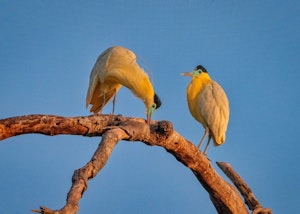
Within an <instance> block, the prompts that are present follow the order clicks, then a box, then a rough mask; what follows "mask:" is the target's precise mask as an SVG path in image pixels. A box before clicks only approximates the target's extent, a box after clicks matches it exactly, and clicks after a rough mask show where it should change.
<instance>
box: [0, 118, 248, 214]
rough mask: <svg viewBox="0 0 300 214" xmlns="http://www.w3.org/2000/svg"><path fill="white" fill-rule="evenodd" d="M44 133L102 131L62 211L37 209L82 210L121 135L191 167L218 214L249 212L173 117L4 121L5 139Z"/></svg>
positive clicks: (1, 135)
mask: <svg viewBox="0 0 300 214" xmlns="http://www.w3.org/2000/svg"><path fill="white" fill-rule="evenodd" d="M29 133H39V134H45V135H58V134H72V135H83V136H90V137H91V136H102V140H101V142H100V144H99V146H98V148H97V150H96V152H95V153H94V155H93V157H92V158H91V160H90V161H89V162H88V163H87V164H86V165H85V166H83V167H82V168H80V169H78V170H75V171H74V174H73V177H72V187H71V189H70V191H69V193H68V197H67V201H66V205H65V206H64V207H63V208H61V209H60V210H51V209H48V208H45V207H41V209H40V210H36V211H37V212H40V213H44V214H48V213H51V214H52V213H53V214H54V213H55V214H62V213H68V214H69V213H71V214H72V213H77V211H78V203H79V200H80V199H81V197H82V195H83V193H84V191H85V190H86V189H87V183H88V180H89V179H92V178H94V177H95V176H96V175H97V173H98V172H99V171H100V170H101V169H102V168H103V167H104V165H105V164H106V162H107V160H108V159H109V156H110V154H111V153H112V151H113V149H114V147H115V145H116V144H117V143H118V141H119V140H126V141H140V142H143V143H145V144H147V145H150V146H160V147H163V148H164V149H166V151H167V152H169V153H171V154H172V155H173V156H174V157H175V158H176V159H177V160H178V161H180V162H181V163H182V164H184V165H185V166H187V167H188V168H189V169H190V170H192V172H193V173H194V175H195V176H196V177H197V179H198V180H199V181H200V183H201V184H202V186H203V187H204V188H205V189H206V191H207V192H208V193H209V196H210V199H211V201H212V202H213V204H214V206H215V207H216V209H217V211H218V213H224V214H226V213H239V214H243V213H248V211H247V209H246V207H245V205H244V202H243V200H242V198H241V197H240V195H239V193H238V192H237V190H236V189H235V188H234V187H233V186H232V185H230V184H229V183H228V182H226V181H225V180H224V179H222V177H221V176H220V175H219V174H218V173H217V172H216V171H215V170H214V168H213V167H212V165H211V163H210V161H209V160H208V159H207V158H206V156H205V155H203V154H202V153H201V152H200V151H199V150H198V149H197V147H196V146H194V145H193V144H192V143H191V142H189V141H188V140H186V139H185V138H183V137H182V136H181V135H180V134H178V133H177V132H176V131H175V130H174V129H173V126H172V123H170V122H168V121H159V122H156V121H152V123H151V126H149V125H148V124H147V123H146V122H145V120H143V119H139V118H128V117H121V116H114V115H92V116H87V117H60V116H52V115H27V116H21V117H14V118H7V119H3V120H0V140H3V139H6V138H8V137H13V136H16V135H20V134H29Z"/></svg>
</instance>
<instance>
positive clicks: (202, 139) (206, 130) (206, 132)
mask: <svg viewBox="0 0 300 214" xmlns="http://www.w3.org/2000/svg"><path fill="white" fill-rule="evenodd" d="M208 133H209V129H208V128H206V129H205V132H204V135H203V137H202V138H201V141H200V143H199V145H198V148H199V149H200V147H201V145H202V143H203V141H204V139H205V137H206V135H207V134H208Z"/></svg>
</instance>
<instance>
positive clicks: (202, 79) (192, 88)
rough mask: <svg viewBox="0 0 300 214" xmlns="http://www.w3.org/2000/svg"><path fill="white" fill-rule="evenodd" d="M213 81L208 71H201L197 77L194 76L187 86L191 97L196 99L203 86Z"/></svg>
mask: <svg viewBox="0 0 300 214" xmlns="http://www.w3.org/2000/svg"><path fill="white" fill-rule="evenodd" d="M210 81H211V79H210V77H209V75H208V74H207V73H201V74H200V75H199V76H197V77H193V78H192V81H191V82H190V84H189V86H188V88H187V94H188V96H189V97H190V99H194V98H195V97H196V96H197V95H198V93H200V92H201V90H202V89H203V87H204V86H205V85H206V84H208V83H209V82H210Z"/></svg>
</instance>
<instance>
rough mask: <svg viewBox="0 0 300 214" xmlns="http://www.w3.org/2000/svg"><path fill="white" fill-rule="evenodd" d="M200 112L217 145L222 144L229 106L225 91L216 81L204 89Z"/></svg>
mask: <svg viewBox="0 0 300 214" xmlns="http://www.w3.org/2000/svg"><path fill="white" fill-rule="evenodd" d="M198 111H199V113H200V114H201V115H202V116H203V119H204V121H205V123H206V124H205V125H207V127H208V128H209V129H210V131H211V133H212V134H213V136H212V137H213V139H214V142H215V144H216V145H219V144H222V143H223V142H224V141H225V136H226V135H225V133H226V129H227V125H228V120H229V104H228V99H227V96H226V94H225V92H224V90H223V89H222V87H221V86H220V85H219V84H218V83H216V82H215V81H211V83H209V84H207V85H206V86H204V87H203V89H202V91H201V93H200V97H199V109H198Z"/></svg>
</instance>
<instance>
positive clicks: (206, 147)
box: [203, 134, 211, 155]
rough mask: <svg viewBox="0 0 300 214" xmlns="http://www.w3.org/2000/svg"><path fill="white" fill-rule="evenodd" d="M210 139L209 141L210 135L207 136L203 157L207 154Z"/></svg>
mask: <svg viewBox="0 0 300 214" xmlns="http://www.w3.org/2000/svg"><path fill="white" fill-rule="evenodd" d="M210 139H211V134H209V135H208V141H207V144H206V146H205V149H204V152H203V154H204V155H206V152H207V149H208V145H209V143H210Z"/></svg>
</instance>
